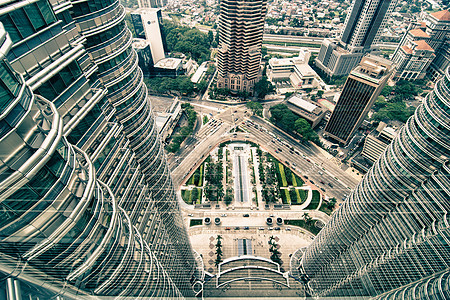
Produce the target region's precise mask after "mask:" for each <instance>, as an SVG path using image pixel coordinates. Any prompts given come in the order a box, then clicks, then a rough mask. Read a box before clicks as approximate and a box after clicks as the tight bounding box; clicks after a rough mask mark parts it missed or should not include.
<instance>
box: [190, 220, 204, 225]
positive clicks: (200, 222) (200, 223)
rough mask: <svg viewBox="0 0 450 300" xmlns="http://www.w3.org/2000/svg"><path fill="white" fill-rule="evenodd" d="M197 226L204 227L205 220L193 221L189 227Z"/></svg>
mask: <svg viewBox="0 0 450 300" xmlns="http://www.w3.org/2000/svg"><path fill="white" fill-rule="evenodd" d="M197 225H203V219H191V222H190V223H189V226H190V227H192V226H197Z"/></svg>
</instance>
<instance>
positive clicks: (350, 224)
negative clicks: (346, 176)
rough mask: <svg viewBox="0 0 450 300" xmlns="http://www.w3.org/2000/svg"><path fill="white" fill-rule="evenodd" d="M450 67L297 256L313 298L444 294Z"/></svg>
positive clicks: (447, 291)
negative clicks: (328, 220) (341, 203)
mask: <svg viewBox="0 0 450 300" xmlns="http://www.w3.org/2000/svg"><path fill="white" fill-rule="evenodd" d="M449 119H450V71H449V69H447V70H446V73H445V76H444V77H443V78H442V79H441V80H439V81H438V82H437V83H436V85H435V87H434V90H433V91H432V92H431V93H429V94H428V95H427V97H426V99H425V101H424V102H423V104H422V105H421V106H419V108H418V109H417V110H416V112H415V114H414V116H412V117H411V118H410V119H409V120H408V122H407V123H406V125H405V126H404V127H403V128H402V129H401V130H400V132H399V134H398V135H397V137H396V138H395V139H394V141H393V142H392V143H391V144H390V146H389V147H388V148H387V149H386V151H385V152H384V153H383V155H382V156H381V157H380V158H379V160H378V161H377V162H376V163H375V164H374V166H373V167H372V168H371V169H370V171H369V172H368V173H367V174H366V176H365V177H364V179H363V180H362V181H361V182H360V184H359V185H358V186H357V188H356V189H355V191H354V192H353V193H352V194H351V195H350V197H349V199H348V200H347V201H346V202H345V203H344V204H343V205H342V207H341V208H340V209H339V210H338V211H337V212H336V213H335V214H334V215H333V217H332V219H331V221H330V222H329V223H328V224H327V225H326V226H325V227H324V228H323V229H322V231H321V232H320V233H319V235H318V236H317V237H316V238H315V240H314V242H313V243H312V244H311V245H310V246H309V247H308V248H307V250H306V251H305V253H304V254H303V257H302V260H301V265H300V273H302V274H303V278H304V279H305V281H308V284H307V285H308V287H309V289H310V292H311V293H312V294H313V295H316V296H320V297H332V296H334V297H346V296H354V297H362V296H377V297H378V298H380V299H449V298H450V277H449V270H450V269H449V268H450V226H449V224H450V223H449V221H450V220H449V211H450V202H449V199H450V161H449V159H450V140H449V136H450V125H449V122H448V120H449Z"/></svg>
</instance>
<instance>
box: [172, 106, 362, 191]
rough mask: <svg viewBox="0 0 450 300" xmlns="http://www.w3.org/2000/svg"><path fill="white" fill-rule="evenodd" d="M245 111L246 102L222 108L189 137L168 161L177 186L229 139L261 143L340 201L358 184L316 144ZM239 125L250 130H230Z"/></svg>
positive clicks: (264, 147)
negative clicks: (213, 150) (292, 149)
mask: <svg viewBox="0 0 450 300" xmlns="http://www.w3.org/2000/svg"><path fill="white" fill-rule="evenodd" d="M245 111H246V108H245V106H244V105H240V106H234V107H228V108H226V109H223V110H222V111H221V112H219V113H218V114H216V115H215V116H214V118H213V119H211V120H210V121H209V122H208V124H206V125H205V126H203V127H202V128H201V129H200V130H199V131H198V132H197V134H196V135H195V136H194V137H190V138H188V140H187V141H186V146H185V147H184V149H183V150H182V151H181V154H180V155H179V156H177V157H172V158H171V160H169V164H170V168H171V170H172V176H173V179H174V182H175V184H176V185H181V184H182V183H183V182H184V181H185V180H187V179H188V178H189V177H190V174H191V173H192V172H194V171H195V169H196V167H197V166H198V165H199V164H200V163H201V162H202V161H203V160H204V159H206V157H207V156H208V154H209V152H210V151H211V150H212V149H213V148H214V147H216V146H217V145H218V144H220V143H222V142H224V141H227V140H236V141H253V142H256V143H258V144H259V145H261V147H262V148H263V149H264V150H266V151H268V152H270V153H271V154H272V155H274V156H275V157H277V158H278V159H279V160H280V161H281V162H283V163H285V164H289V166H290V167H291V168H293V169H295V170H294V171H295V172H296V173H298V174H300V175H301V176H303V178H306V177H307V178H308V179H309V180H310V181H311V183H312V184H314V185H316V186H318V187H319V188H323V189H324V190H325V194H326V195H328V196H330V197H335V198H336V199H338V200H341V199H342V198H343V197H344V196H345V195H346V194H348V193H349V192H350V190H351V189H354V188H355V187H356V185H357V184H358V182H359V181H358V180H357V179H355V178H354V177H352V176H349V175H348V174H347V173H346V172H345V171H344V170H343V169H342V168H341V167H339V166H338V165H336V164H335V163H334V162H332V161H331V160H330V159H328V158H327V157H326V156H325V155H324V154H323V153H322V152H321V151H320V150H319V149H317V148H316V147H315V146H313V145H310V144H303V143H301V142H299V141H298V140H296V139H294V138H293V137H291V136H290V135H288V134H286V133H285V132H284V131H282V130H280V129H278V128H277V127H275V126H273V125H272V124H270V123H268V122H266V121H264V120H263V119H261V118H259V117H255V116H251V117H250V116H248V115H247V114H246V113H245ZM249 119H250V120H251V121H252V122H253V123H254V124H257V125H258V128H255V126H254V125H249V124H248V122H247V121H246V120H249ZM244 121H246V122H244ZM236 125H240V127H241V128H242V129H244V130H246V131H248V133H237V134H231V133H229V131H230V130H231V129H232V128H233V127H235V126H236ZM262 128H264V129H262ZM275 137H276V138H275ZM288 146H289V147H288ZM290 147H293V148H294V149H296V150H297V151H298V153H299V154H297V153H296V152H294V151H290V150H289V149H290ZM280 150H281V151H280ZM286 162H287V163H286ZM294 164H295V165H294ZM305 175H306V176H305ZM321 182H323V183H321Z"/></svg>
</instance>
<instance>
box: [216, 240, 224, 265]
mask: <svg viewBox="0 0 450 300" xmlns="http://www.w3.org/2000/svg"><path fill="white" fill-rule="evenodd" d="M222 256H223V253H222V236H221V235H218V236H217V243H216V261H215V262H214V263H215V265H216V267H218V266H219V264H220V263H221V262H222Z"/></svg>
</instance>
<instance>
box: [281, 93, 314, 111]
mask: <svg viewBox="0 0 450 300" xmlns="http://www.w3.org/2000/svg"><path fill="white" fill-rule="evenodd" d="M288 102H289V103H291V104H293V105H295V106H297V107H299V108H301V109H303V110H306V111H307V112H309V113H314V110H316V109H317V108H318V106H317V105H315V104H313V103H311V102H309V101H306V100H303V99H302V97H301V96H300V95H293V96H292V97H291V98H289V100H288Z"/></svg>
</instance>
